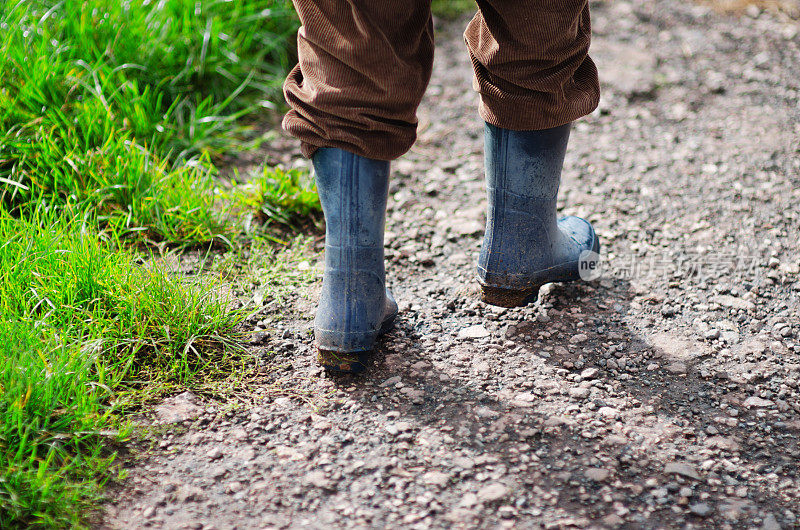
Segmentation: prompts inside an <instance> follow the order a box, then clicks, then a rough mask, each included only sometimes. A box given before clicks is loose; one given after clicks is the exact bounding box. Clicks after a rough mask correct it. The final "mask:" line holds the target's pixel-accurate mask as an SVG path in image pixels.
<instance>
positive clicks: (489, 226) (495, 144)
mask: <svg viewBox="0 0 800 530" xmlns="http://www.w3.org/2000/svg"><path fill="white" fill-rule="evenodd" d="M569 131H570V124H566V125H562V126H560V127H555V128H553V129H545V130H542V131H511V130H508V129H502V128H500V127H495V126H493V125H490V124H488V123H487V124H486V129H485V142H486V147H485V149H486V152H485V165H486V189H487V194H488V197H489V210H488V214H487V218H486V233H485V235H484V240H483V246H482V247H481V253H480V257H479V258H478V282H479V283H480V284H481V291H482V296H481V298H482V300H483V301H484V302H486V303H488V304H492V305H497V306H502V307H517V306H522V305H526V304H528V303H531V302H535V301H536V298H537V296H538V293H539V287H541V286H542V285H544V284H546V283H550V282H566V281H571V280H577V279H579V278H580V267H582V266H588V267H592V268H593V267H595V266H596V257H597V253H599V251H600V241H599V239H598V238H597V234H595V231H594V229H593V228H592V225H591V224H590V223H589V222H588V221H586V220H584V219H581V218H580V217H572V216H570V217H564V218H562V219H558V218H557V214H556V197H557V195H558V187H559V184H560V182H561V167H562V165H563V163H564V155H565V154H566V150H567V142H568V140H569ZM585 251H593V253H589V252H585ZM585 260H590V261H594V262H595V263H594V264H587V263H585Z"/></svg>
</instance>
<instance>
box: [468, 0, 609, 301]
mask: <svg viewBox="0 0 800 530" xmlns="http://www.w3.org/2000/svg"><path fill="white" fill-rule="evenodd" d="M478 5H479V7H480V12H479V13H478V15H477V16H476V17H475V18H474V19H473V20H472V22H471V23H470V25H469V27H468V28H467V31H466V34H465V40H466V42H467V46H468V48H469V51H470V55H471V57H472V62H473V67H474V70H475V78H474V79H475V81H474V85H475V88H476V90H477V91H478V92H480V94H481V105H480V114H481V117H483V119H484V120H485V121H486V126H485V158H486V188H487V194H488V198H489V209H488V213H487V221H486V233H485V236H484V241H483V246H482V247H481V254H480V257H479V259H478V281H479V282H480V284H481V287H482V298H483V300H484V301H485V302H487V303H490V304H494V305H501V306H509V307H513V306H517V305H524V304H526V303H529V302H531V301H533V300H535V297H536V295H537V294H538V290H539V287H540V286H541V285H543V284H545V283H549V282H556V281H569V280H576V279H578V278H579V277H580V275H579V266H580V263H579V261H580V259H581V258H584V259H586V258H587V255H586V254H582V253H583V252H584V251H589V250H591V251H594V252H595V253H596V252H598V251H599V248H600V243H599V240H598V238H597V235H596V234H595V232H594V229H593V228H592V226H591V224H589V222H588V221H585V220H583V219H580V218H578V217H566V218H563V219H560V220H558V219H557V216H556V197H557V195H558V188H559V184H560V180H561V167H562V165H563V162H564V155H565V153H566V148H567V142H568V140H569V131H570V125H569V124H570V122H571V121H572V120H574V119H576V118H579V117H581V116H583V115H585V114H588V113H589V112H591V111H592V110H594V108H595V107H596V106H597V102H598V98H599V86H598V80H597V70H596V68H595V66H594V64H593V63H592V61H591V59H590V58H589V56H588V55H587V53H588V49H589V38H590V25H589V10H588V6H587V2H586V0H580V1H575V0H570V1H567V2H556V3H554V2H545V1H541V0H526V1H519V2H510V1H508V0H478ZM589 256H591V255H589ZM590 259H591V258H590Z"/></svg>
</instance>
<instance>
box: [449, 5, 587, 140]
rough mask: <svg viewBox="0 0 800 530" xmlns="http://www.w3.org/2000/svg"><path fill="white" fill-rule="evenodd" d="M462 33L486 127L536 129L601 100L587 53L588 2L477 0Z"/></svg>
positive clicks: (564, 120)
mask: <svg viewBox="0 0 800 530" xmlns="http://www.w3.org/2000/svg"><path fill="white" fill-rule="evenodd" d="M477 2H478V7H479V12H478V14H477V15H476V16H475V18H473V19H472V21H471V22H470V24H469V26H468V27H467V30H466V33H465V34H464V38H465V40H466V43H467V47H468V49H469V52H470V55H471V57H472V64H473V68H474V71H475V77H474V83H473V84H474V86H475V89H476V90H477V91H478V92H479V93H480V95H481V103H480V115H481V117H482V118H483V119H484V121H486V122H488V123H489V124H491V125H495V126H498V127H503V128H506V129H513V130H541V129H547V128H552V127H557V126H559V125H564V124H566V123H568V122H570V121H573V120H575V119H577V118H579V117H581V116H584V115H586V114H589V113H590V112H592V111H593V110H594V109H595V108H596V107H597V103H598V100H599V93H600V90H599V84H598V80H597V69H596V68H595V65H594V63H593V62H592V60H591V59H590V58H589V56H588V51H589V40H590V36H591V26H590V21H589V6H588V2H587V0H565V1H563V2H551V1H547V0H519V1H512V0H477Z"/></svg>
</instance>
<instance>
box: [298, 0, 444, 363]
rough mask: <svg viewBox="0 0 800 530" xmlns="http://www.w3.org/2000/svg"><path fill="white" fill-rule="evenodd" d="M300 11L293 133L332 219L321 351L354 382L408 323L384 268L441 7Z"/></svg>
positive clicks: (328, 0)
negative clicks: (390, 201)
mask: <svg viewBox="0 0 800 530" xmlns="http://www.w3.org/2000/svg"><path fill="white" fill-rule="evenodd" d="M294 2H295V7H296V9H297V12H298V14H299V15H300V20H301V22H302V27H301V28H300V31H299V33H298V52H299V60H300V63H299V64H298V65H297V66H296V67H295V68H294V70H292V72H291V73H290V74H289V77H288V78H287V80H286V83H285V84H284V93H285V96H286V101H287V102H288V103H289V106H290V107H291V110H290V111H289V112H288V114H287V115H286V117H285V118H284V121H283V126H284V128H285V129H286V130H287V131H288V132H289V133H290V134H292V135H294V136H296V137H298V138H299V139H300V140H301V142H302V150H303V154H304V155H305V156H307V157H310V158H311V159H312V162H313V165H314V172H315V177H316V181H317V189H318V190H319V195H320V200H321V202H322V208H323V211H324V213H325V222H326V232H325V275H324V278H323V282H322V291H321V293H320V301H319V307H318V308H317V316H316V319H315V321H314V336H315V343H316V347H317V350H318V352H319V358H320V362H321V363H322V365H323V366H324V367H325V368H327V369H330V370H337V371H345V372H354V371H359V370H361V369H363V367H364V362H365V356H366V355H367V353H368V352H369V351H370V350H371V349H372V348H373V346H374V344H375V341H376V339H377V337H378V335H380V334H381V333H383V332H385V331H386V330H387V329H388V328H389V327H390V326H391V325H392V323H393V321H394V318H395V315H396V314H397V304H396V303H395V302H394V300H393V299H392V296H391V294H390V293H389V292H388V291H387V290H386V279H385V272H384V263H383V233H384V220H385V212H386V199H387V194H388V189H389V161H390V160H392V159H394V158H397V157H398V156H400V155H402V154H403V153H405V152H406V151H407V150H408V149H409V148H410V147H411V145H412V144H413V143H414V140H415V139H416V128H417V118H416V110H417V106H418V105H419V102H420V100H421V99H422V95H423V93H424V92H425V87H426V86H427V84H428V80H429V78H430V74H431V67H432V62H433V27H432V22H431V14H430V0H409V1H406V2H401V1H398V0H387V1H374V0H347V1H345V0H294Z"/></svg>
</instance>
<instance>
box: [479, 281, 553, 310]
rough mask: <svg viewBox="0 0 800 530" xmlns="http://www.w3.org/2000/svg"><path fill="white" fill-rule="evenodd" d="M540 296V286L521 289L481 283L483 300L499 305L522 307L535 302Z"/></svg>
mask: <svg viewBox="0 0 800 530" xmlns="http://www.w3.org/2000/svg"><path fill="white" fill-rule="evenodd" d="M538 296H539V287H538V286H537V287H534V288H533V289H526V290H522V291H521V290H517V289H503V288H502V287H490V286H487V285H481V301H482V302H485V303H487V304H491V305H496V306H499V307H521V306H524V305H528V304H530V303H531V302H535V301H536V298H537V297H538Z"/></svg>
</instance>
